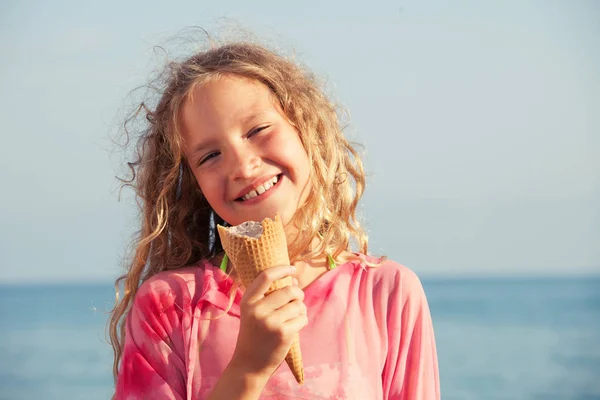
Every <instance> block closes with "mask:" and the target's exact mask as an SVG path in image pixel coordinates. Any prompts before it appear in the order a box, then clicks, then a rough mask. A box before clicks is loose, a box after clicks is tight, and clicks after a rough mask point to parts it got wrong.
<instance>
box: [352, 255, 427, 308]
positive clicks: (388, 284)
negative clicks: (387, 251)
mask: <svg viewBox="0 0 600 400" xmlns="http://www.w3.org/2000/svg"><path fill="white" fill-rule="evenodd" d="M358 256H359V257H360V258H361V259H362V260H363V261H362V262H360V263H359V265H360V267H361V269H362V270H363V272H362V275H363V279H365V280H366V281H367V282H368V283H369V284H370V286H371V289H372V291H373V294H374V296H377V297H382V298H384V299H385V298H387V299H395V300H401V301H402V302H406V301H410V300H417V301H418V300H419V299H421V298H424V297H425V294H424V291H423V286H422V284H421V280H420V279H419V277H418V276H417V274H416V273H415V272H414V271H413V270H412V269H410V268H409V267H407V266H405V265H403V264H400V263H398V262H396V261H393V260H390V259H387V258H377V257H373V256H365V255H362V254H359V255H358Z"/></svg>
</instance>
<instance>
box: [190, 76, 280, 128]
mask: <svg viewBox="0 0 600 400" xmlns="http://www.w3.org/2000/svg"><path fill="white" fill-rule="evenodd" d="M269 113H277V114H278V110H277V107H276V103H275V99H274V96H273V94H272V92H271V91H270V90H269V89H268V88H267V87H266V86H265V85H263V84H261V83H259V82H257V81H254V80H250V79H245V78H240V77H231V76H224V77H219V78H215V79H211V80H209V81H208V82H205V83H203V84H201V85H197V86H196V87H194V88H193V89H192V90H191V91H190V93H189V95H188V96H187V98H186V99H185V101H184V103H183V107H182V109H181V114H180V116H181V118H180V119H181V123H182V128H183V131H184V133H185V132H188V133H192V132H198V131H207V130H208V131H211V130H215V129H216V130H223V129H231V128H234V127H236V126H237V125H239V124H242V123H245V122H247V121H248V120H250V119H253V118H256V117H259V116H261V115H264V114H269Z"/></svg>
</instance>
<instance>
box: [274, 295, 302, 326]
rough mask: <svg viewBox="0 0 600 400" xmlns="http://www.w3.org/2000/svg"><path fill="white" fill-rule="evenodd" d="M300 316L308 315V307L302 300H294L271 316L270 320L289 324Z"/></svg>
mask: <svg viewBox="0 0 600 400" xmlns="http://www.w3.org/2000/svg"><path fill="white" fill-rule="evenodd" d="M300 315H306V305H305V304H304V303H303V302H302V300H294V301H291V302H289V303H287V304H286V305H285V306H283V307H281V308H279V309H278V310H276V311H274V312H273V313H272V314H271V315H269V317H268V318H269V319H272V320H273V321H279V322H280V323H287V322H288V321H291V320H293V319H295V318H296V317H298V316H300Z"/></svg>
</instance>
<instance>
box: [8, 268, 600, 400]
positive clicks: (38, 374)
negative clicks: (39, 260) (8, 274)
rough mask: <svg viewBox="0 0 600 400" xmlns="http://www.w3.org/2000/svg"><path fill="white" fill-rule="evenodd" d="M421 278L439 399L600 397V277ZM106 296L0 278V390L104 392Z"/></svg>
mask: <svg viewBox="0 0 600 400" xmlns="http://www.w3.org/2000/svg"><path fill="white" fill-rule="evenodd" d="M422 282H423V286H424V288H425V292H426V294H427V297H428V301H429V306H430V309H431V313H432V317H433V321H434V329H435V335H436V342H437V349H438V357H439V363H440V381H441V393H442V399H447V400H480V399H481V400H500V399H510V400H530V399H531V400H533V399H535V400H567V399H573V400H592V399H600V277H578V278H573V277H570V278H558V277H557V278H543V279H541V278H505V277H504V278H460V279H459V278H452V279H442V278H428V279H425V278H424V279H422ZM113 303H114V292H113V286H112V284H111V283H109V282H107V283H105V284H100V283H97V284H53V285H1V286H0V400H38V399H45V400H59V399H60V400H64V399H70V400H76V399H82V400H84V399H85V400H106V399H109V398H110V396H111V395H112V390H113V381H112V350H111V347H110V346H109V344H108V341H107V339H106V328H105V325H106V321H107V312H108V310H110V308H111V306H112V304H113ZM365 400H367V399H365Z"/></svg>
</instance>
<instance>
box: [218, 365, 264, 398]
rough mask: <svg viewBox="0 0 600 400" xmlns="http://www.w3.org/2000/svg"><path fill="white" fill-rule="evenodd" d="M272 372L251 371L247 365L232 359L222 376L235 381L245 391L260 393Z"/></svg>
mask: <svg viewBox="0 0 600 400" xmlns="http://www.w3.org/2000/svg"><path fill="white" fill-rule="evenodd" d="M273 372H274V371H257V370H253V369H252V368H249V367H248V365H247V363H244V362H240V361H237V360H235V359H232V360H231V362H230V363H229V365H227V367H226V368H225V371H224V372H223V374H224V375H225V374H226V375H228V376H229V377H231V378H232V379H235V380H237V381H238V382H239V384H240V385H242V386H244V387H245V388H246V389H250V390H260V391H262V389H263V388H264V387H265V385H266V384H267V382H268V381H269V379H270V378H271V375H272V374H273Z"/></svg>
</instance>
